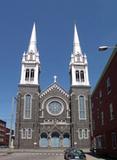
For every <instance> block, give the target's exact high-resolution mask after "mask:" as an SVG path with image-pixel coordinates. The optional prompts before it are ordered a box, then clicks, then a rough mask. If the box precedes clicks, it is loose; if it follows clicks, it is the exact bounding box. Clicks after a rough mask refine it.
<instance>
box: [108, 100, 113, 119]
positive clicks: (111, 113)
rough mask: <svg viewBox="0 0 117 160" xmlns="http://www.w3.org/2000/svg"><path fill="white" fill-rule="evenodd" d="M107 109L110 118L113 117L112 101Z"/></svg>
mask: <svg viewBox="0 0 117 160" xmlns="http://www.w3.org/2000/svg"><path fill="white" fill-rule="evenodd" d="M109 110H110V120H113V119H114V114H113V105H112V103H111V104H110V105H109Z"/></svg>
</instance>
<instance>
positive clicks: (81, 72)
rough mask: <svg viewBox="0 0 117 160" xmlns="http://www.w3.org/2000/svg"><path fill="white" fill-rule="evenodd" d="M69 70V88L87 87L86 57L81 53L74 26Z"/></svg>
mask: <svg viewBox="0 0 117 160" xmlns="http://www.w3.org/2000/svg"><path fill="white" fill-rule="evenodd" d="M69 68H70V76H71V86H89V78H88V62H87V57H86V55H85V54H83V53H82V50H81V46H80V41H79V37H78V32H77V28H76V24H75V25H74V40H73V51H72V54H71V60H70V65H69Z"/></svg>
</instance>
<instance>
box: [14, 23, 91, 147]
mask: <svg viewBox="0 0 117 160" xmlns="http://www.w3.org/2000/svg"><path fill="white" fill-rule="evenodd" d="M36 43H37V37H36V27H35V24H34V25H33V29H32V34H31V38H30V43H29V47H28V50H27V52H26V53H24V54H23V57H22V64H21V79H20V83H19V86H18V95H17V111H16V127H15V148H30V149H33V148H65V147H69V146H77V147H79V148H89V147H90V122H91V119H90V114H91V113H90V84H89V76H88V62H87V57H86V55H84V54H83V53H82V50H81V47H80V42H79V37H78V33H77V29H76V25H75V26H74V42H73V51H72V54H71V61H70V64H69V73H70V91H69V92H67V91H65V90H64V89H63V88H62V87H61V86H60V85H59V84H58V83H57V82H56V76H54V82H53V83H52V84H51V85H50V86H48V87H47V89H46V90H44V91H41V90H40V82H39V77H40V59H39V52H38V49H37V44H36Z"/></svg>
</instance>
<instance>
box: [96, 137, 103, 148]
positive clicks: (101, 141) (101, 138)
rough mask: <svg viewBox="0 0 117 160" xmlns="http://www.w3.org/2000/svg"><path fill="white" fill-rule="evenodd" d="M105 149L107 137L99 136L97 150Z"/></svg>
mask: <svg viewBox="0 0 117 160" xmlns="http://www.w3.org/2000/svg"><path fill="white" fill-rule="evenodd" d="M104 147H105V137H104V135H99V136H97V137H96V148H97V149H101V148H104Z"/></svg>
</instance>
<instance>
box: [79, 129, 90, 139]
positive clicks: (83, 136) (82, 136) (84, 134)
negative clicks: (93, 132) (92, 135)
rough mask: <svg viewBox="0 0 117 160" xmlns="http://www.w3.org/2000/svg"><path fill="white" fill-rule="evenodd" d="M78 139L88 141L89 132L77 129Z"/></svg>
mask: <svg viewBox="0 0 117 160" xmlns="http://www.w3.org/2000/svg"><path fill="white" fill-rule="evenodd" d="M78 138H79V139H88V138H89V130H88V129H87V128H85V129H81V128H80V129H78Z"/></svg>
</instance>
